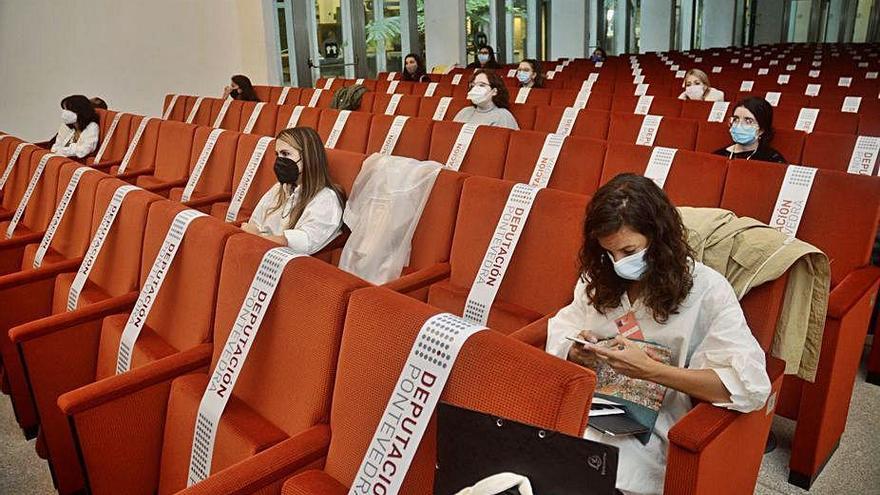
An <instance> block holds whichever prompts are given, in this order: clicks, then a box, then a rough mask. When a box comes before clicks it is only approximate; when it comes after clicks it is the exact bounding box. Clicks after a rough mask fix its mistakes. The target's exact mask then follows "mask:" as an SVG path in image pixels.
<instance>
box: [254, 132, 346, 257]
mask: <svg viewBox="0 0 880 495" xmlns="http://www.w3.org/2000/svg"><path fill="white" fill-rule="evenodd" d="M275 153H276V155H277V158H276V159H275V176H276V178H277V179H278V183H277V184H275V185H274V186H272V188H271V189H269V190H268V191H267V192H266V194H264V195H263V197H262V198H261V199H260V202H259V203H257V206H256V208H254V213H253V215H251V218H250V220H248V222H247V223H245V224H243V225H242V226H241V228H242V230H244V231H245V232H250V233H252V234H257V235H261V236H264V237H266V238H268V239H270V240H272V241H274V242H277V243H278V244H282V245H286V246H288V247H290V248H291V249H293V250H294V251H297V252H299V253H303V254H314V253H316V252H318V251H320V250H321V249H323V248H324V247H325V246H326V245H328V244H330V241H332V240H333V239H335V238H336V236H338V235H339V233H340V232H341V231H342V210H343V207H344V205H345V195H344V193H343V192H342V189H341V188H340V187H339V186H337V185H336V184H333V181H332V179H331V178H330V172H329V170H328V168H327V155H326V154H325V153H324V143H323V142H322V141H321V137H320V136H318V133H317V132H316V131H315V130H314V129H312V128H310V127H294V128H292V129H285V130H283V131H281V132H280V133H279V134H278V136H277V139H276V141H275Z"/></svg>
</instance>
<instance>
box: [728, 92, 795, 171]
mask: <svg viewBox="0 0 880 495" xmlns="http://www.w3.org/2000/svg"><path fill="white" fill-rule="evenodd" d="M728 122H729V124H730V138H731V140H733V144H731V145H729V146H725V147H724V148H721V149H718V150H715V154H716V155H721V156H726V157H728V158H730V159H734V158H737V159H742V160H760V161H762V162H776V163H788V162H787V161H786V160H785V158H784V157H783V156H782V155H781V154H780V153H779V152H778V151H776V150H775V149H773V148H772V147H771V146H770V141H771V140H772V139H773V106H771V105H770V103H768V102H767V100H765V99H764V98H761V97H759V96H752V97H750V98H746V99H745V100H742V101H740V102H739V103H737V104H736V106H735V107H734V108H733V114H732V115H731V116H730V119H729V120H728Z"/></svg>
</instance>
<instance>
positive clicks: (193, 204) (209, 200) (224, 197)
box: [184, 192, 232, 208]
mask: <svg viewBox="0 0 880 495" xmlns="http://www.w3.org/2000/svg"><path fill="white" fill-rule="evenodd" d="M231 199H232V193H228V192H224V193H218V194H211V195H208V196H203V197H201V198H197V199H193V200H190V201H187V202H186V203H184V204H185V205H186V206H189V207H190V208H200V207H202V206H208V205H212V204H214V203H219V202H221V201H230V200H231Z"/></svg>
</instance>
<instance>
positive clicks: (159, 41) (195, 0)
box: [0, 0, 275, 141]
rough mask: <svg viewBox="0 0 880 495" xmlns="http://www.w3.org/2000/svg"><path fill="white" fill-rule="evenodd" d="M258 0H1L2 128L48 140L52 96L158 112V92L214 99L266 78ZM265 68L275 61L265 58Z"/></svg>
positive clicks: (54, 105) (55, 115)
mask: <svg viewBox="0 0 880 495" xmlns="http://www.w3.org/2000/svg"><path fill="white" fill-rule="evenodd" d="M265 5H266V4H264V3H263V1H262V0H186V1H181V0H149V1H129V0H65V1H63V2H62V1H58V0H24V1H22V0H0V73H2V74H3V83H2V85H3V91H2V96H0V129H2V130H4V131H6V132H10V133H13V134H16V135H18V136H20V137H22V138H24V139H28V140H33V141H36V140H44V139H48V138H50V137H51V135H52V133H53V132H54V130H55V129H57V127H58V124H59V112H60V111H61V110H60V108H59V102H60V100H61V99H62V98H63V97H64V96H67V95H70V94H77V93H78V94H85V95H86V96H101V97H103V98H104V99H105V100H107V102H108V103H109V104H110V106H111V108H113V109H119V110H125V111H129V112H135V113H140V114H148V115H158V114H159V113H160V111H161V108H162V99H163V97H164V95H165V94H166V93H170V92H177V93H188V94H200V95H217V96H219V95H220V94H221V92H222V90H223V86H224V85H226V84H228V81H229V76H230V75H232V74H235V73H244V74H247V75H249V76H250V77H251V80H252V81H253V82H254V84H265V83H266V82H267V78H268V74H269V68H268V67H269V63H270V61H269V60H268V57H267V40H266V38H265V33H266V32H267V30H266V29H265V25H264V16H263V8H264V6H265ZM271 63H273V64H274V63H275V62H274V61H271Z"/></svg>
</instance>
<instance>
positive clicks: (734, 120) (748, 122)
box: [728, 115, 758, 127]
mask: <svg viewBox="0 0 880 495" xmlns="http://www.w3.org/2000/svg"><path fill="white" fill-rule="evenodd" d="M728 122H729V123H730V125H737V124H742V125H745V126H749V127H758V121H757V120H755V119H753V118H751V117H743V118H739V117H737V116H736V115H732V116H731V117H730V119H728Z"/></svg>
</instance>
